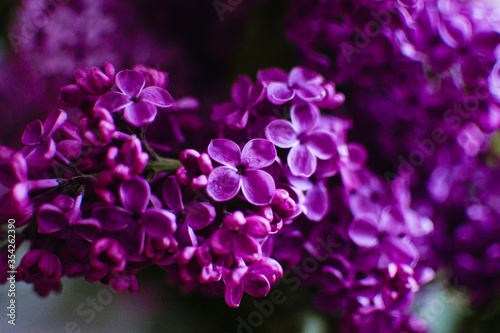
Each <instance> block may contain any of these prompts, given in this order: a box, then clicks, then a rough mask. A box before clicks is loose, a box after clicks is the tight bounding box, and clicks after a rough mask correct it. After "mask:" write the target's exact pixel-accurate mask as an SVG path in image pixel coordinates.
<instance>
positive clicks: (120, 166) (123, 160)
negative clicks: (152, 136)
mask: <svg viewBox="0 0 500 333" xmlns="http://www.w3.org/2000/svg"><path fill="white" fill-rule="evenodd" d="M148 160H149V155H148V154H147V153H145V152H143V151H142V144H141V140H139V139H138V138H136V137H131V138H130V139H128V140H127V141H125V143H124V144H123V146H122V147H121V149H119V148H118V147H115V146H112V147H109V149H108V152H107V154H106V164H107V165H108V166H109V167H110V168H111V173H112V174H113V176H114V177H115V178H116V179H119V180H130V179H132V178H133V177H134V176H137V175H140V174H141V173H142V172H143V171H144V168H145V167H146V164H147V163H148Z"/></svg>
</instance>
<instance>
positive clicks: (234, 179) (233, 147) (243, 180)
mask: <svg viewBox="0 0 500 333" xmlns="http://www.w3.org/2000/svg"><path fill="white" fill-rule="evenodd" d="M208 154H209V155H210V157H211V158H212V159H213V160H214V161H217V162H219V163H221V164H223V165H222V166H219V167H217V168H215V169H214V170H213V171H212V173H210V176H209V177H208V185H207V193H208V195H210V196H211V197H212V198H213V199H214V200H215V201H219V202H220V201H228V200H230V199H232V198H234V197H235V196H236V195H237V194H238V192H239V191H240V188H241V190H242V192H243V195H244V196H245V198H246V199H247V200H248V202H250V203H251V204H253V205H256V206H262V205H267V204H269V203H270V202H271V200H272V198H273V195H274V191H275V189H276V185H275V184H274V179H273V177H271V175H270V174H268V173H267V172H265V171H262V170H260V169H262V168H265V167H267V166H269V165H271V164H272V163H273V162H274V160H275V159H276V148H274V145H273V144H272V143H271V142H270V141H268V140H265V139H253V140H250V141H249V142H248V143H247V144H246V145H245V147H243V151H241V150H240V147H238V145H237V144H236V143H234V142H233V141H230V140H227V139H216V140H212V142H210V145H209V146H208Z"/></svg>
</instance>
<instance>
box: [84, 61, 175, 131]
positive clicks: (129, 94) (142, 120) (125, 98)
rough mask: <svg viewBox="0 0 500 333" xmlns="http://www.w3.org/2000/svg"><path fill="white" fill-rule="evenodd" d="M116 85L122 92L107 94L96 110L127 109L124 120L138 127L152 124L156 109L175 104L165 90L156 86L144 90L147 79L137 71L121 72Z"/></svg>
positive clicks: (97, 104)
mask: <svg viewBox="0 0 500 333" xmlns="http://www.w3.org/2000/svg"><path fill="white" fill-rule="evenodd" d="M116 85H117V87H118V89H120V91H121V92H117V91H111V92H108V93H106V95H104V96H102V97H101V98H100V99H99V100H98V101H97V103H96V105H95V107H94V108H96V109H97V108H100V107H102V108H105V109H106V110H108V111H109V112H116V111H120V110H122V109H125V110H124V111H123V118H125V120H126V121H127V122H128V123H130V124H132V125H134V126H136V127H141V126H145V125H149V124H151V123H152V122H153V120H154V119H155V117H156V113H157V112H158V111H157V109H156V107H160V108H167V107H169V106H171V105H172V104H173V103H174V99H173V98H172V96H170V94H169V93H168V92H167V91H166V90H165V89H163V88H160V87H154V86H151V87H147V88H144V86H145V85H146V79H145V78H144V75H142V74H141V73H140V72H137V71H131V70H123V71H121V72H120V73H118V74H117V75H116Z"/></svg>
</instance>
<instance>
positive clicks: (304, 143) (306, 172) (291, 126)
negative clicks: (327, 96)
mask: <svg viewBox="0 0 500 333" xmlns="http://www.w3.org/2000/svg"><path fill="white" fill-rule="evenodd" d="M291 118H292V122H289V121H287V120H283V119H277V120H274V121H273V122H271V123H270V124H269V125H268V126H267V127H266V137H267V138H268V139H269V140H270V141H271V142H272V143H274V144H275V145H276V146H278V147H280V148H292V149H291V150H290V152H289V153H288V157H287V162H288V167H289V168H290V171H291V172H292V174H294V175H295V176H302V177H310V176H311V175H312V174H313V173H314V171H316V167H317V163H318V161H317V159H318V158H319V159H321V160H326V159H329V158H331V157H333V156H334V155H335V154H336V153H337V146H336V143H335V137H334V136H333V135H332V134H331V133H329V132H328V131H326V130H323V129H320V128H317V127H316V126H317V125H318V122H319V119H320V113H319V110H318V108H317V107H316V106H315V105H313V104H305V103H302V104H295V105H293V106H292V109H291Z"/></svg>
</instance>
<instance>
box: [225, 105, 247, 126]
mask: <svg viewBox="0 0 500 333" xmlns="http://www.w3.org/2000/svg"><path fill="white" fill-rule="evenodd" d="M249 115H250V112H249V111H248V109H242V110H236V112H233V113H231V114H230V115H228V116H227V117H226V124H227V125H228V126H233V127H234V128H237V129H243V128H245V126H247V123H248V117H249Z"/></svg>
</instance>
